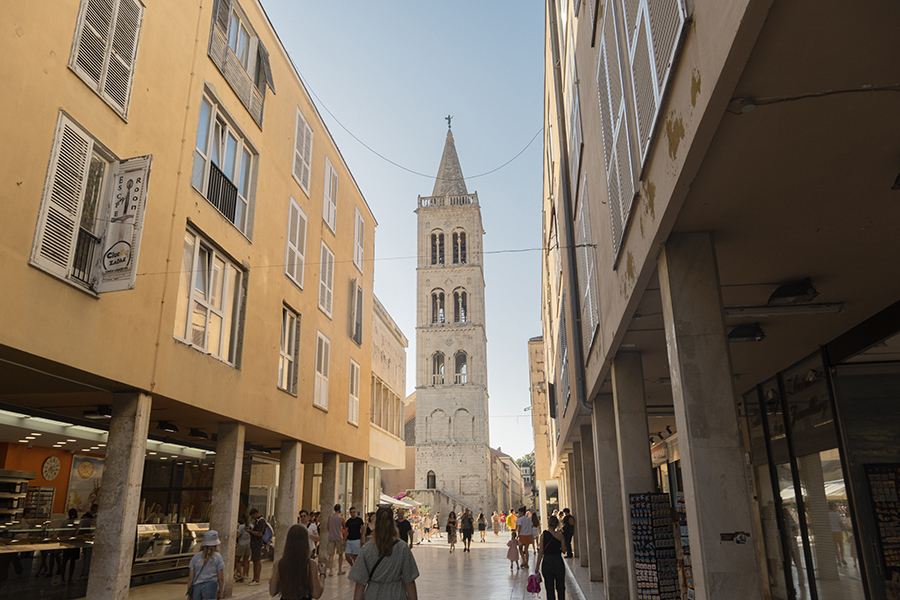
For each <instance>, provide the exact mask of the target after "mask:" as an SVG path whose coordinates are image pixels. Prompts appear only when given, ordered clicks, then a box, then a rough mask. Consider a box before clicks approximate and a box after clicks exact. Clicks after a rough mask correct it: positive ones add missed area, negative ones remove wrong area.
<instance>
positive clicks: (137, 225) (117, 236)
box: [94, 155, 153, 294]
mask: <svg viewBox="0 0 900 600" xmlns="http://www.w3.org/2000/svg"><path fill="white" fill-rule="evenodd" d="M152 160H153V156H152V155H148V156H138V157H136V158H129V159H127V160H123V161H120V162H119V163H118V164H117V165H116V172H115V176H114V177H113V189H112V193H111V194H110V198H109V202H110V205H109V209H108V211H107V215H109V224H108V226H107V228H106V233H105V235H104V238H103V242H102V244H101V246H100V247H101V249H102V250H103V251H102V252H99V253H98V254H97V260H96V264H95V267H94V273H96V274H97V275H96V280H95V283H94V287H95V289H96V290H97V292H99V293H101V294H103V293H106V292H118V291H122V290H131V289H134V282H135V278H136V277H137V265H138V258H139V256H140V251H141V238H142V235H143V231H144V213H145V212H146V208H147V189H148V186H149V184H150V163H151V162H152Z"/></svg>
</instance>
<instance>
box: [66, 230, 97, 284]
mask: <svg viewBox="0 0 900 600" xmlns="http://www.w3.org/2000/svg"><path fill="white" fill-rule="evenodd" d="M99 245H100V238H98V237H97V236H95V235H94V234H92V233H91V232H90V231H88V230H86V229H84V228H83V227H79V228H78V241H77V242H76V243H75V259H74V261H73V262H72V277H73V278H74V279H77V280H78V281H80V282H81V283H83V284H85V285H88V286H89V285H91V269H92V265H93V264H94V252H95V251H96V250H97V246H99Z"/></svg>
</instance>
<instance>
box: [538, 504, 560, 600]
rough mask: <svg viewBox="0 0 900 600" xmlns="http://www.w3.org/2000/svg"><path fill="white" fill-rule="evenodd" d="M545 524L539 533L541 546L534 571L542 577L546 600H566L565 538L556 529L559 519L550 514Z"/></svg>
mask: <svg viewBox="0 0 900 600" xmlns="http://www.w3.org/2000/svg"><path fill="white" fill-rule="evenodd" d="M547 525H548V528H547V530H546V531H544V532H543V533H542V534H541V547H540V550H538V556H537V562H536V563H535V565H534V571H535V573H540V574H541V575H543V577H544V586H545V589H546V590H547V600H557V598H558V599H559V600H566V565H565V563H563V558H562V555H563V553H564V552H565V551H566V540H565V538H564V537H563V534H561V533H560V532H559V531H558V528H559V519H557V518H556V517H554V516H552V515H551V516H550V518H548V519H547ZM542 566H543V568H541V567H542Z"/></svg>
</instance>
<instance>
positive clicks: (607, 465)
mask: <svg viewBox="0 0 900 600" xmlns="http://www.w3.org/2000/svg"><path fill="white" fill-rule="evenodd" d="M593 408H594V412H593V413H592V414H591V421H592V423H593V425H594V426H593V427H592V432H593V435H594V457H595V460H596V465H595V466H596V469H597V481H598V485H597V500H598V502H599V505H600V506H599V509H600V519H599V521H600V533H601V535H602V537H603V540H602V542H601V545H602V546H603V549H604V550H605V551H604V552H603V591H604V592H605V594H604V598H605V599H606V600H629V599H630V597H631V588H630V586H629V585H628V554H627V552H626V548H627V545H626V542H625V530H626V529H628V530H629V531H630V530H631V526H630V523H628V522H627V521H625V520H623V518H622V517H623V515H624V513H623V511H622V481H621V479H620V477H619V449H618V439H617V437H616V414H615V407H614V404H613V399H612V397H610V396H604V395H601V396H598V397H597V399H596V400H594V405H593Z"/></svg>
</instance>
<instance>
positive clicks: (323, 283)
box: [319, 242, 334, 317]
mask: <svg viewBox="0 0 900 600" xmlns="http://www.w3.org/2000/svg"><path fill="white" fill-rule="evenodd" d="M333 296H334V254H332V253H331V250H329V249H328V246H326V245H325V243H324V242H323V243H322V251H321V254H320V259H319V308H321V309H322V310H323V311H324V312H325V314H326V315H328V316H329V317H330V316H331V305H332V301H333Z"/></svg>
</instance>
